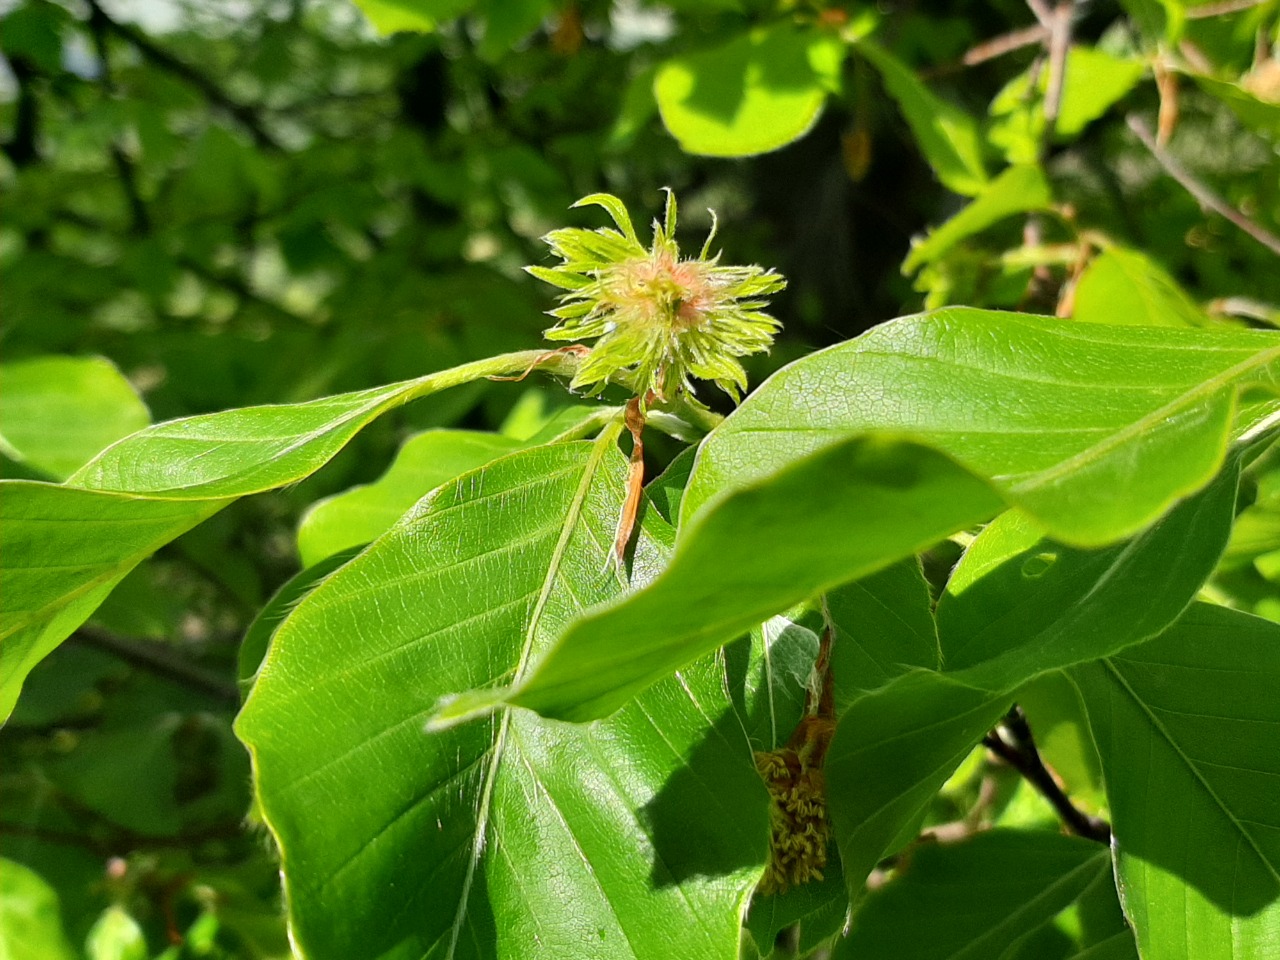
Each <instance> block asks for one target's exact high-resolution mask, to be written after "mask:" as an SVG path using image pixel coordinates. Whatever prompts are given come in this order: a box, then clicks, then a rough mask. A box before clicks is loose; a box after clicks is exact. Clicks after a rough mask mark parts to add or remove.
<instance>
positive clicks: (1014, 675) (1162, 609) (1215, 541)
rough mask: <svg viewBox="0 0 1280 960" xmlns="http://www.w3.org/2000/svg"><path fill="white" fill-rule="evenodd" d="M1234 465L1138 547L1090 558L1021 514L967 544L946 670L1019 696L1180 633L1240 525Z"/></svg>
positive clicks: (948, 626)
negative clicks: (1058, 672) (1064, 671)
mask: <svg viewBox="0 0 1280 960" xmlns="http://www.w3.org/2000/svg"><path fill="white" fill-rule="evenodd" d="M1237 464H1238V458H1234V457H1233V458H1232V461H1231V462H1230V463H1229V464H1228V466H1227V467H1226V468H1225V469H1224V470H1223V471H1222V473H1221V474H1219V475H1218V477H1217V478H1215V479H1214V481H1213V482H1212V483H1211V484H1210V485H1209V486H1208V487H1206V488H1205V489H1204V490H1202V491H1200V492H1199V493H1197V494H1195V495H1193V496H1191V497H1189V498H1187V499H1186V500H1184V501H1182V502H1181V503H1179V504H1178V505H1177V506H1175V507H1174V508H1173V509H1172V510H1171V511H1169V513H1167V514H1165V515H1164V516H1163V517H1161V518H1160V519H1159V520H1157V521H1156V522H1155V523H1154V524H1153V525H1152V526H1150V527H1148V528H1147V529H1145V530H1143V531H1142V532H1141V533H1140V534H1138V535H1137V536H1136V537H1132V538H1130V539H1129V540H1125V541H1122V542H1120V543H1118V544H1115V545H1114V546H1110V547H1102V548H1099V549H1093V550H1082V549H1079V548H1072V547H1066V546H1063V545H1061V544H1058V543H1055V542H1054V541H1052V540H1047V539H1042V538H1041V537H1040V534H1039V531H1038V530H1037V529H1036V527H1035V525H1034V524H1032V523H1030V522H1029V521H1028V520H1027V518H1026V516H1025V515H1024V514H1021V513H1019V512H1018V511H1010V512H1009V513H1006V514H1004V515H1003V516H1000V517H997V518H996V519H995V520H994V521H993V522H992V523H990V524H989V525H988V526H987V528H986V529H985V530H983V531H982V533H981V534H979V535H978V537H977V539H975V540H974V541H973V543H972V544H970V546H969V548H968V549H967V550H966V551H965V554H964V556H963V557H962V558H961V559H960V562H959V563H958V564H957V565H956V568H955V570H954V571H953V572H952V575H951V579H950V581H949V582H948V584H947V589H946V592H945V593H943V595H942V597H941V599H940V600H939V601H938V614H937V615H938V637H939V640H940V642H941V645H942V659H943V663H944V664H945V666H946V669H947V671H948V672H951V673H953V674H954V675H956V676H957V677H958V678H959V679H963V680H964V681H966V682H967V683H970V684H972V685H973V686H977V687H985V688H987V689H991V690H1012V689H1013V688H1014V687H1016V686H1018V685H1019V684H1021V683H1024V682H1026V681H1027V680H1029V679H1031V678H1032V677H1034V676H1036V675H1037V674H1038V673H1042V672H1044V671H1047V670H1052V669H1054V668H1058V667H1066V666H1070V665H1071V664H1074V663H1082V662H1084V661H1087V660H1095V659H1097V658H1099V657H1104V656H1108V655H1110V654H1112V653H1116V652H1118V651H1119V650H1121V649H1123V648H1124V647H1127V646H1129V645H1131V644H1134V643H1138V642H1140V641H1142V640H1146V639H1148V638H1150V637H1153V636H1155V635H1156V634H1157V633H1160V632H1161V631H1162V630H1164V629H1165V628H1166V627H1167V626H1169V624H1171V623H1173V621H1174V620H1176V619H1177V618H1178V616H1179V614H1181V613H1182V611H1183V610H1184V609H1185V608H1186V606H1187V604H1189V603H1190V602H1191V601H1192V600H1193V599H1194V598H1195V595H1196V592H1197V591H1198V590H1199V589H1200V586H1201V584H1203V583H1204V582H1205V580H1207V579H1208V578H1209V575H1210V574H1211V573H1212V572H1213V569H1214V567H1215V566H1216V564H1217V562H1218V558H1219V557H1220V556H1221V555H1222V551H1223V549H1224V548H1225V547H1226V544H1227V538H1228V536H1229V535H1230V532H1231V521H1232V519H1233V517H1234V515H1235V503H1236V485H1237V479H1238V476H1239V468H1238V465H1237Z"/></svg>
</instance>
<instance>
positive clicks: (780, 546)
mask: <svg viewBox="0 0 1280 960" xmlns="http://www.w3.org/2000/svg"><path fill="white" fill-rule="evenodd" d="M818 491H821V494H820V495H819V494H818ZM1000 506H1001V501H1000V498H999V497H998V496H997V495H996V493H995V492H994V491H992V490H991V489H990V488H989V487H988V486H987V485H986V484H984V483H983V482H982V481H980V480H978V479H977V478H975V477H974V476H973V475H972V474H969V473H967V472H966V471H964V470H962V469H960V468H959V467H957V466H956V465H955V463H954V462H952V461H951V460H949V459H947V458H946V457H944V456H942V455H940V454H937V453H934V452H933V451H931V450H928V449H926V448H922V447H919V446H917V445H914V444H910V443H894V442H889V441H884V440H881V439H878V438H866V437H861V438H855V439H853V440H849V441H846V442H845V443H841V444H837V445H836V446H833V447H828V448H826V449H824V450H820V451H818V452H817V453H815V454H813V455H811V456H810V457H808V458H805V459H802V460H800V461H799V462H797V463H795V464H794V465H792V466H791V467H790V468H788V469H784V470H782V471H780V472H779V473H778V474H777V475H776V476H774V477H772V478H770V479H769V480H768V481H766V482H762V483H760V484H758V485H755V486H751V487H748V488H746V489H742V490H737V491H734V492H733V494H732V495H731V496H729V497H727V498H725V499H724V500H722V501H721V502H720V503H719V505H718V508H717V509H713V510H708V511H706V512H705V513H703V514H701V515H699V516H698V517H697V519H696V521H695V523H694V524H693V525H692V526H690V527H688V528H686V529H685V530H683V531H682V537H683V540H682V543H681V548H680V549H678V550H677V551H676V553H675V555H674V556H673V558H672V562H671V565H670V566H668V567H667V568H666V570H665V571H664V572H663V574H662V575H661V576H660V577H659V578H658V579H657V580H656V581H655V582H654V583H653V584H651V585H650V586H649V587H648V588H646V589H643V590H640V591H639V592H637V593H634V594H631V595H630V597H629V598H628V599H627V600H626V602H625V603H615V604H613V605H610V606H606V607H603V608H601V609H600V610H599V611H596V612H591V613H588V614H587V615H586V616H585V617H584V618H583V619H581V620H579V621H577V622H576V623H575V625H574V626H573V627H571V628H570V630H569V631H568V632H567V633H566V634H565V636H564V637H563V638H562V639H561V641H560V642H559V643H558V645H557V646H556V647H554V648H553V650H552V651H551V653H550V654H549V655H548V656H547V657H546V658H545V659H543V660H542V661H541V663H540V665H539V666H538V668H537V670H536V672H535V673H534V674H533V675H532V678H531V680H530V682H529V683H527V684H526V685H525V686H523V687H521V688H517V689H516V690H515V692H514V694H513V695H512V694H509V693H508V692H505V691H501V690H498V691H483V692H481V693H479V694H476V695H473V696H469V697H466V698H461V699H459V700H458V701H457V702H456V703H454V704H453V705H452V706H451V707H450V708H448V709H449V712H450V713H452V714H453V715H466V714H468V713H470V712H473V711H476V710H481V709H485V708H487V707H492V706H493V705H495V704H496V703H499V702H502V701H503V700H504V699H505V698H507V697H510V702H512V703H517V704H519V705H521V706H526V707H530V708H531V709H535V710H538V711H539V712H541V713H544V714H546V715H548V716H556V717H560V718H563V719H572V720H587V719H591V718H593V717H598V716H605V715H607V714H609V713H610V712H612V711H613V710H616V709H617V708H618V707H620V706H622V705H623V704H624V703H625V702H626V701H627V700H628V699H629V698H630V697H631V696H633V695H634V694H635V693H637V692H638V691H639V690H642V689H643V688H644V687H645V686H647V685H648V684H650V683H653V682H655V681H657V680H659V679H661V678H662V677H664V676H666V675H668V674H670V673H671V672H672V671H673V670H675V669H677V668H678V667H679V666H680V665H682V664H684V663H687V662H689V661H690V660H691V659H694V658H696V657H697V656H699V655H701V654H703V653H706V652H708V651H710V650H713V649H715V648H716V647H718V646H720V645H721V644H723V643H725V642H726V641H728V640H731V639H733V638H734V637H736V636H738V635H739V634H741V633H742V632H744V631H745V630H747V629H749V628H750V627H751V626H752V625H754V624H756V623H759V622H761V621H762V620H764V619H766V618H768V617H769V616H770V615H772V614H774V613H777V612H778V611H780V610H785V609H787V608H789V607H791V606H792V605H794V604H796V603H798V602H800V601H803V600H805V599H807V598H808V597H810V596H811V595H813V594H816V593H818V592H820V591H822V590H824V589H829V588H832V587H836V586H838V585H840V584H841V583H845V582H848V581H849V580H852V579H856V578H858V577H861V576H864V575H867V574H870V573H873V572H875V570H876V569H877V568H879V567H883V566H884V565H885V564H886V563H888V562H890V561H892V560H895V559H898V558H900V557H902V556H905V555H909V554H912V553H915V552H916V551H918V550H921V549H923V548H924V547H926V546H928V545H929V544H931V543H934V542H935V541H937V540H939V539H941V538H942V537H945V536H946V535H947V534H949V533H951V532H952V531H953V530H956V529H958V528H962V527H966V526H970V525H973V524H976V523H978V522H979V521H981V520H983V519H985V518H986V517H989V516H991V515H992V514H994V513H995V512H997V511H998V510H999V508H1000ZM833 531H848V533H847V534H842V535H840V536H833ZM855 531H856V532H855ZM606 637H607V638H608V641H607V642H606V641H605V639H604V638H606Z"/></svg>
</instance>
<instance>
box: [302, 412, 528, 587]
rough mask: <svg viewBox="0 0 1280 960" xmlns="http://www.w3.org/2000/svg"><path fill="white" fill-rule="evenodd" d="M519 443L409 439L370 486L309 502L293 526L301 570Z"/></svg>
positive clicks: (433, 434) (458, 433)
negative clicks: (296, 532)
mask: <svg viewBox="0 0 1280 960" xmlns="http://www.w3.org/2000/svg"><path fill="white" fill-rule="evenodd" d="M519 446H520V443H519V441H516V440H512V439H511V438H510V437H504V436H501V435H499V434H496V433H482V432H480V431H477V430H428V431H426V432H425V433H419V434H417V435H416V436H413V437H410V438H409V439H408V440H406V441H405V442H404V444H403V445H402V446H401V447H400V450H399V451H398V452H397V453H396V458H395V460H394V461H392V463H391V466H390V467H388V468H387V472H386V473H384V474H383V475H382V476H381V477H379V478H378V479H377V480H376V481H374V482H373V483H370V484H367V485H364V486H358V487H352V488H351V489H350V490H344V491H343V492H342V493H339V494H336V495H334V496H332V497H329V498H327V499H325V500H321V501H320V502H319V503H316V504H313V505H312V506H311V507H310V509H308V510H307V512H306V513H305V514H303V516H302V520H301V521H300V522H299V524H298V551H299V552H300V553H301V554H302V565H303V566H304V567H309V566H312V565H313V564H316V563H319V562H320V561H321V560H323V559H324V558H325V557H327V556H330V555H332V554H335V553H338V552H339V551H341V550H345V549H347V548H348V547H355V546H359V545H360V544H362V543H368V542H369V541H370V540H373V539H374V538H375V537H377V536H379V535H380V534H382V533H383V532H384V531H385V530H387V529H388V528H389V527H390V526H391V525H392V524H393V523H395V522H396V521H397V520H399V519H400V517H401V516H402V515H403V514H404V513H405V511H406V510H408V509H409V508H410V507H412V506H413V505H414V504H415V503H417V501H418V499H419V498H420V497H422V496H423V495H424V494H425V493H426V492H427V491H428V490H433V489H435V488H436V487H438V486H440V484H442V483H444V482H445V481H446V480H452V479H453V478H454V477H456V476H458V475H459V474H463V473H466V472H467V471H469V470H474V469H475V468H477V467H480V466H483V465H484V464H486V463H488V462H489V461H490V460H493V459H496V458H497V457H500V456H502V455H503V454H504V453H511V452H512V451H513V450H515V449H517V448H518V447H519Z"/></svg>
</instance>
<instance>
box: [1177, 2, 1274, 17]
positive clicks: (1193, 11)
mask: <svg viewBox="0 0 1280 960" xmlns="http://www.w3.org/2000/svg"><path fill="white" fill-rule="evenodd" d="M1266 2H1267V0H1222V2H1221V3H1206V4H1204V5H1202V6H1199V7H1187V8H1186V10H1185V11H1184V12H1183V14H1182V15H1183V16H1184V17H1186V18H1187V19H1188V20H1200V19H1202V18H1204V17H1222V16H1226V15H1227V14H1229V13H1240V12H1241V11H1243V10H1249V9H1251V8H1253V7H1260V6H1262V4H1264V3H1266Z"/></svg>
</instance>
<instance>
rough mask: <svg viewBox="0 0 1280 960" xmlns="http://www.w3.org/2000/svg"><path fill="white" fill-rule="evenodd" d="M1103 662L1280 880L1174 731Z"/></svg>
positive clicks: (1109, 662) (1273, 875)
mask: <svg viewBox="0 0 1280 960" xmlns="http://www.w3.org/2000/svg"><path fill="white" fill-rule="evenodd" d="M1102 665H1103V667H1104V668H1105V669H1106V670H1107V671H1109V672H1110V673H1111V675H1112V677H1113V678H1114V680H1115V682H1116V683H1117V684H1118V685H1119V686H1120V688H1121V689H1122V690H1123V691H1124V692H1125V693H1126V694H1128V695H1129V697H1130V699H1132V700H1133V702H1134V703H1135V704H1136V705H1137V707H1138V709H1139V710H1140V711H1141V712H1142V713H1143V714H1144V715H1145V716H1146V718H1147V720H1148V721H1149V722H1150V724H1151V728H1152V729H1153V730H1154V731H1155V732H1157V733H1159V734H1160V736H1161V737H1162V738H1163V739H1164V741H1165V743H1167V744H1168V745H1169V747H1170V749H1172V750H1173V752H1174V754H1175V755H1176V756H1177V757H1178V759H1179V760H1181V761H1182V763H1183V764H1184V765H1185V766H1186V768H1187V770H1189V771H1190V772H1191V776H1192V777H1193V778H1194V779H1195V780H1196V782H1198V783H1199V784H1200V786H1201V787H1203V788H1204V791H1205V793H1207V794H1208V795H1209V798H1210V799H1211V800H1213V802H1214V803H1215V804H1216V805H1217V807H1218V809H1220V810H1221V811H1222V812H1223V814H1224V815H1225V816H1226V818H1227V820H1228V821H1230V823H1231V825H1232V826H1233V827H1235V828H1236V831H1237V832H1238V833H1239V835H1240V836H1241V837H1243V838H1244V840H1245V843H1247V844H1248V846H1249V848H1250V849H1251V850H1253V852H1254V853H1255V854H1256V855H1257V857H1258V860H1259V861H1261V863H1262V865H1263V866H1264V867H1265V868H1266V869H1267V872H1268V873H1270V874H1271V876H1272V877H1273V878H1274V879H1275V880H1277V881H1280V872H1278V871H1277V870H1276V866H1275V864H1273V863H1272V862H1271V860H1270V859H1269V858H1268V857H1267V855H1266V854H1265V853H1264V852H1263V851H1262V848H1261V847H1259V846H1258V843H1257V841H1256V840H1255V839H1254V838H1253V834H1251V833H1250V832H1249V831H1248V830H1246V829H1245V828H1244V824H1243V823H1242V822H1241V821H1240V818H1238V817H1237V816H1236V815H1235V813H1234V812H1232V810H1231V808H1230V807H1228V806H1227V804H1226V802H1225V801H1224V800H1223V799H1222V798H1221V797H1219V796H1218V793H1217V791H1216V790H1214V789H1213V786H1212V785H1211V784H1210V783H1209V781H1208V780H1207V779H1205V776H1204V774H1202V773H1201V772H1200V769H1199V767H1197V766H1196V763H1195V761H1194V760H1193V759H1192V758H1191V757H1190V756H1189V755H1188V754H1187V753H1186V752H1185V751H1184V750H1183V749H1182V747H1181V746H1180V745H1179V744H1178V741H1177V740H1175V739H1174V737H1173V734H1171V733H1170V732H1169V731H1168V730H1167V729H1166V728H1165V725H1164V724H1163V723H1161V721H1160V718H1159V717H1157V716H1156V715H1155V712H1154V711H1153V710H1152V709H1151V708H1150V707H1149V706H1147V702H1146V701H1145V700H1144V699H1143V698H1142V697H1140V696H1139V695H1138V692H1137V691H1136V690H1134V689H1133V687H1132V686H1130V684H1129V681H1128V680H1126V679H1125V677H1124V674H1122V673H1121V672H1120V671H1119V670H1118V669H1117V668H1116V666H1115V664H1114V663H1112V662H1111V659H1110V658H1108V659H1105V660H1103V661H1102Z"/></svg>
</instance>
